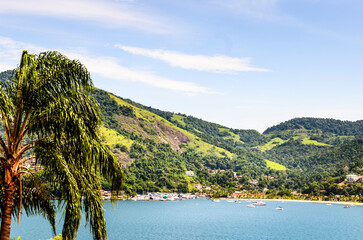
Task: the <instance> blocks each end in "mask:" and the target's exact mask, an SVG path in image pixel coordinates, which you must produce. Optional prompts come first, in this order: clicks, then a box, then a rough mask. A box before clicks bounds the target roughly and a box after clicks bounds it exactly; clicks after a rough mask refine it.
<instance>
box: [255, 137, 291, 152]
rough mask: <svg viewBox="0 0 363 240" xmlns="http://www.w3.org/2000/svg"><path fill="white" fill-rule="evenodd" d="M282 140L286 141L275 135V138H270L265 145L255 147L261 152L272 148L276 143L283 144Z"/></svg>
mask: <svg viewBox="0 0 363 240" xmlns="http://www.w3.org/2000/svg"><path fill="white" fill-rule="evenodd" d="M284 142H286V141H285V140H282V139H281V138H279V137H276V138H273V139H271V140H270V141H269V142H268V143H266V144H265V145H263V146H257V147H255V148H257V149H259V150H260V151H261V152H265V151H268V150H271V149H272V148H274V147H276V146H278V145H281V144H283V143H284Z"/></svg>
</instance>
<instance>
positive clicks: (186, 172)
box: [185, 171, 194, 177]
mask: <svg viewBox="0 0 363 240" xmlns="http://www.w3.org/2000/svg"><path fill="white" fill-rule="evenodd" d="M185 174H186V175H187V176H188V177H193V176H194V172H193V171H185Z"/></svg>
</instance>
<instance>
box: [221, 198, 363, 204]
mask: <svg viewBox="0 0 363 240" xmlns="http://www.w3.org/2000/svg"><path fill="white" fill-rule="evenodd" d="M224 199H229V198H224ZM230 199H233V198H230ZM236 200H241V201H249V200H258V201H271V202H308V203H325V204H340V205H356V206H363V203H357V202H341V201H322V200H298V199H282V198H279V199H264V198H253V199H236Z"/></svg>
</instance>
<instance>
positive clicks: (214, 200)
mask: <svg viewBox="0 0 363 240" xmlns="http://www.w3.org/2000/svg"><path fill="white" fill-rule="evenodd" d="M212 201H213V202H220V200H219V199H212Z"/></svg>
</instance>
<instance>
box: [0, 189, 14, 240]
mask: <svg viewBox="0 0 363 240" xmlns="http://www.w3.org/2000/svg"><path fill="white" fill-rule="evenodd" d="M13 199H14V184H13V183H12V184H6V185H5V199H4V200H5V201H4V204H3V206H2V216H1V230H0V231H1V232H0V240H9V239H10V229H11V212H12V209H13Z"/></svg>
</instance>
